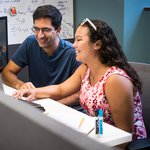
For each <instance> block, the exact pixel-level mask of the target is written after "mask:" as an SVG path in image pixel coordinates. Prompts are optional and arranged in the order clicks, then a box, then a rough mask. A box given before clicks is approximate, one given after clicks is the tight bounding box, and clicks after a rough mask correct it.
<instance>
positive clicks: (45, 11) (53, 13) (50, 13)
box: [33, 5, 62, 30]
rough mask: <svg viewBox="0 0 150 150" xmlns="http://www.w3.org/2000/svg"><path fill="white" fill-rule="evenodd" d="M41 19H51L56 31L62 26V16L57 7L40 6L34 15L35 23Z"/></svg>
mask: <svg viewBox="0 0 150 150" xmlns="http://www.w3.org/2000/svg"><path fill="white" fill-rule="evenodd" d="M41 18H50V20H51V23H52V25H53V26H54V28H55V30H56V29H57V28H58V27H59V26H61V21H62V14H61V13H60V11H59V10H58V9H57V8H56V7H55V6H52V5H43V6H39V7H38V8H37V9H36V10H35V12H34V13H33V22H35V20H36V19H41Z"/></svg>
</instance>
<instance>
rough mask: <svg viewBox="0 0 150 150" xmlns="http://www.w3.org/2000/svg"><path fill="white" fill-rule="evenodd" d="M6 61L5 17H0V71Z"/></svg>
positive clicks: (6, 35) (6, 36) (6, 37)
mask: <svg viewBox="0 0 150 150" xmlns="http://www.w3.org/2000/svg"><path fill="white" fill-rule="evenodd" d="M7 62H8V34H7V17H6V16H4V17H0V72H1V71H2V70H3V68H4V67H5V65H6V64H7Z"/></svg>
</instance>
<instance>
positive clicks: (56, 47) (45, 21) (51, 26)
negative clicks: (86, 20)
mask: <svg viewBox="0 0 150 150" xmlns="http://www.w3.org/2000/svg"><path fill="white" fill-rule="evenodd" d="M61 21H62V14H61V13H60V11H59V10H58V9H57V8H56V7H54V6H52V5H44V6H39V7H38V8H37V9H36V10H35V12H34V14H33V27H32V31H33V32H34V35H31V36H29V37H28V38H27V39H26V40H25V41H24V42H23V43H22V44H21V45H20V47H19V48H18V49H17V51H16V52H15V54H14V55H13V56H12V58H11V60H10V61H9V63H8V64H7V66H6V67H5V68H4V70H3V72H2V80H3V82H4V83H5V84H7V85H9V86H11V87H13V88H16V89H32V88H35V87H42V86H46V85H52V84H59V83H61V82H63V81H64V80H66V79H67V78H69V77H70V76H71V75H72V74H73V72H74V71H75V70H76V69H77V68H78V66H79V65H80V62H77V61H76V54H75V50H74V48H73V47H72V44H71V43H69V42H68V41H65V40H63V39H61V38H60V37H59V33H60V31H61ZM26 65H28V69H29V81H30V82H26V83H24V82H23V81H21V80H20V79H19V78H18V77H17V74H18V73H19V72H20V71H21V69H22V68H24V67H25V66H26ZM77 101H78V94H75V95H72V96H71V97H67V98H65V99H62V100H60V102H61V103H63V104H66V105H70V104H73V103H74V102H77Z"/></svg>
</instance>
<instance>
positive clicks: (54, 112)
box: [3, 84, 132, 147]
mask: <svg viewBox="0 0 150 150" xmlns="http://www.w3.org/2000/svg"><path fill="white" fill-rule="evenodd" d="M3 89H4V92H5V94H7V95H12V93H13V92H14V91H15V89H13V88H11V87H8V86H6V85H4V84H3ZM34 102H35V103H38V104H40V105H42V106H43V107H44V108H45V112H44V114H45V115H47V116H49V117H51V118H53V119H55V120H57V121H58V122H60V123H63V124H65V125H66V126H69V127H71V128H73V129H74V130H76V131H78V132H82V133H83V134H87V133H88V132H89V131H90V130H91V129H92V128H93V127H94V118H93V117H90V116H88V115H86V114H84V113H81V112H79V111H76V110H74V109H72V108H70V107H68V106H65V105H63V104H60V103H59V102H57V101H54V100H52V99H42V100H37V101H34ZM82 118H84V121H83V124H82V125H81V127H80V128H79V123H80V121H81V119H82ZM103 126H104V134H103V137H95V134H94V130H93V131H92V132H91V133H90V134H89V135H88V134H87V136H89V138H92V139H94V140H96V141H97V142H100V143H103V144H106V145H107V146H110V147H112V146H116V145H120V144H123V143H126V142H129V141H131V140H132V135H131V134H130V133H128V132H125V131H123V130H121V129H118V128H116V127H114V126H111V125H109V124H107V123H104V125H103Z"/></svg>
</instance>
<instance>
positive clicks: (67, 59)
mask: <svg viewBox="0 0 150 150" xmlns="http://www.w3.org/2000/svg"><path fill="white" fill-rule="evenodd" d="M11 59H12V61H13V62H14V63H15V64H17V65H18V66H19V67H21V68H23V67H25V66H26V65H28V69H29V80H30V82H32V83H33V84H34V86H35V87H42V86H47V85H52V84H59V83H61V82H63V81H65V80H66V79H67V78H69V77H70V76H71V75H72V74H73V73H74V71H75V70H76V69H77V68H78V66H79V65H80V64H81V63H80V62H78V61H76V53H75V49H74V48H73V47H72V44H71V43H70V42H68V41H65V40H63V39H60V43H59V46H58V48H57V49H56V51H55V52H54V54H53V55H52V56H48V55H47V54H46V53H45V52H44V51H43V50H42V48H41V47H39V44H38V42H37V41H36V39H35V36H34V35H31V36H29V37H28V38H27V39H26V40H25V41H24V42H23V43H22V44H21V45H20V47H19V48H18V49H17V50H16V52H15V53H14V55H13V56H12V58H11Z"/></svg>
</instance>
